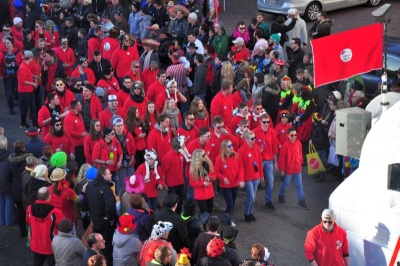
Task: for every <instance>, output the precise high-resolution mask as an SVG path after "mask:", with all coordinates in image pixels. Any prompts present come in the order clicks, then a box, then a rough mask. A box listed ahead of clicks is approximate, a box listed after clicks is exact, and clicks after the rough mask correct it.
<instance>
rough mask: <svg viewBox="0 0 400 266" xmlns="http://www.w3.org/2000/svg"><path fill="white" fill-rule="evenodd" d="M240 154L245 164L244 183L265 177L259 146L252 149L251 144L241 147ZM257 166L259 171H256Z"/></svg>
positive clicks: (255, 145)
mask: <svg viewBox="0 0 400 266" xmlns="http://www.w3.org/2000/svg"><path fill="white" fill-rule="evenodd" d="M238 153H239V155H240V158H242V162H243V167H244V181H251V180H254V179H257V178H261V177H263V176H264V171H263V165H262V160H261V152H260V147H259V146H258V145H257V144H254V146H253V148H250V146H249V144H247V143H245V144H244V145H243V146H242V147H240V149H239V152H238ZM255 166H257V167H258V171H256V169H255V168H256V167H255Z"/></svg>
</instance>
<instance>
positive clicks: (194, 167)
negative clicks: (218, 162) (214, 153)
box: [190, 149, 214, 181]
mask: <svg viewBox="0 0 400 266" xmlns="http://www.w3.org/2000/svg"><path fill="white" fill-rule="evenodd" d="M203 154H206V156H205V157H204V161H203V160H202V159H203ZM203 162H205V163H206V164H207V165H208V169H206V168H205V167H204V164H203ZM212 172H214V166H213V163H212V162H211V160H210V158H209V157H208V156H207V153H206V152H205V151H204V150H203V149H197V150H195V151H194V152H193V154H192V162H191V163H190V173H191V174H192V176H193V179H194V181H199V180H201V178H203V177H204V176H207V175H208V173H212Z"/></svg>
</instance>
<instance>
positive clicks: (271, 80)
mask: <svg viewBox="0 0 400 266" xmlns="http://www.w3.org/2000/svg"><path fill="white" fill-rule="evenodd" d="M264 83H265V85H271V84H275V83H276V78H275V77H274V75H271V74H267V75H265V76H264Z"/></svg>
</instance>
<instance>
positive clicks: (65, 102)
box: [56, 88, 75, 109]
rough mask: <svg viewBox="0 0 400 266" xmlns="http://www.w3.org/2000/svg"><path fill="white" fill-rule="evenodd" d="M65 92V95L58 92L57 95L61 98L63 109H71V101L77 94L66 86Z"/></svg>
mask: <svg viewBox="0 0 400 266" xmlns="http://www.w3.org/2000/svg"><path fill="white" fill-rule="evenodd" d="M64 90H65V94H64V96H61V95H59V94H58V93H56V94H57V96H58V98H59V99H60V106H61V108H62V109H70V106H71V102H72V101H73V100H75V94H73V93H72V92H71V91H70V90H69V89H67V88H65V89H64Z"/></svg>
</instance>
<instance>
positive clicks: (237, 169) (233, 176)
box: [215, 153, 244, 188]
mask: <svg viewBox="0 0 400 266" xmlns="http://www.w3.org/2000/svg"><path fill="white" fill-rule="evenodd" d="M236 155H237V157H236V156H235V155H232V156H231V157H225V162H223V161H222V157H221V155H219V156H218V157H217V159H216V160H215V174H216V175H217V178H218V179H219V186H220V187H222V188H234V187H238V186H239V182H244V168H243V161H242V158H240V155H239V154H237V153H236ZM225 178H227V179H228V180H229V184H225V182H224V179H225Z"/></svg>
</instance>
